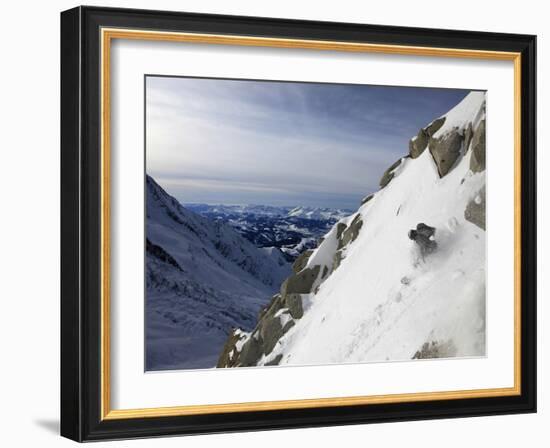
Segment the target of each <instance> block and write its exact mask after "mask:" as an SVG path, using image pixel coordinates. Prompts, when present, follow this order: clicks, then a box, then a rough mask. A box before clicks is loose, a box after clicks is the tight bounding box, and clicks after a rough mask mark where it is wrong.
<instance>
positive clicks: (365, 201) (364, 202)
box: [361, 194, 374, 205]
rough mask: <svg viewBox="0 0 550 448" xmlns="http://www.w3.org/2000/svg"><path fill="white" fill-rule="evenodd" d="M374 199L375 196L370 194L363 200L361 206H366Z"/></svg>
mask: <svg viewBox="0 0 550 448" xmlns="http://www.w3.org/2000/svg"><path fill="white" fill-rule="evenodd" d="M373 197H374V194H369V195H368V196H365V197H364V198H363V199H361V205H365V204H366V203H367V202H369V201H370V200H371V199H372V198H373Z"/></svg>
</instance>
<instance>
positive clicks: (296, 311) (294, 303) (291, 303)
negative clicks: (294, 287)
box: [284, 294, 304, 319]
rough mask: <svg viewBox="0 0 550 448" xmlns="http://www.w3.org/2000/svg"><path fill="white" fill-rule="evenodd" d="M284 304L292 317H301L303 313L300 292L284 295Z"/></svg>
mask: <svg viewBox="0 0 550 448" xmlns="http://www.w3.org/2000/svg"><path fill="white" fill-rule="evenodd" d="M284 305H285V306H286V308H288V312H289V313H290V315H291V316H292V317H293V318H294V319H301V318H302V317H303V315H304V308H303V306H302V295H301V294H288V295H286V296H285V297H284Z"/></svg>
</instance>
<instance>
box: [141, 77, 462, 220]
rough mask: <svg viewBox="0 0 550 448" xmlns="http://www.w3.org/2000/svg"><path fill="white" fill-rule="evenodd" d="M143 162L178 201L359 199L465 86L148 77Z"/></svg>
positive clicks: (349, 204) (331, 203) (346, 203)
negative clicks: (388, 85)
mask: <svg viewBox="0 0 550 448" xmlns="http://www.w3.org/2000/svg"><path fill="white" fill-rule="evenodd" d="M146 83H147V85H146V102H147V104H146V105H147V117H146V134H147V142H146V145H147V146H146V162H147V167H146V168H147V172H148V173H149V174H150V175H152V176H153V177H155V178H156V179H157V181H158V182H159V183H160V184H161V185H163V186H164V187H165V188H166V189H167V190H168V192H169V193H170V194H172V195H174V196H175V197H176V198H177V199H178V200H180V201H181V202H183V203H186V202H206V203H226V204H229V203H231V204H237V203H241V204H242V203H255V204H271V205H312V206H326V207H335V208H338V207H340V208H342V207H345V208H352V209H353V208H356V207H357V203H358V201H359V200H360V198H361V197H363V196H365V195H366V194H368V193H370V192H372V191H375V190H376V189H377V188H378V187H377V185H378V181H379V179H380V176H381V174H382V172H383V171H384V169H385V168H387V166H388V165H389V164H391V163H392V162H394V161H395V160H396V159H397V158H398V157H400V156H402V155H404V154H406V153H407V150H408V140H409V139H410V137H412V136H413V135H414V134H416V132H417V131H418V129H419V127H421V126H424V125H425V124H427V123H428V122H429V121H431V120H433V119H434V118H435V117H438V116H440V115H442V114H444V113H445V112H446V111H447V110H449V109H450V108H451V107H453V106H454V105H455V104H457V103H458V102H459V101H460V100H461V99H462V98H463V97H464V96H465V95H466V94H467V91H464V90H448V89H447V90H443V89H425V88H400V87H380V86H359V85H335V84H313V83H311V84H310V83H288V82H265V81H235V80H217V79H216V80H214V79H197V78H166V77H147V78H146Z"/></svg>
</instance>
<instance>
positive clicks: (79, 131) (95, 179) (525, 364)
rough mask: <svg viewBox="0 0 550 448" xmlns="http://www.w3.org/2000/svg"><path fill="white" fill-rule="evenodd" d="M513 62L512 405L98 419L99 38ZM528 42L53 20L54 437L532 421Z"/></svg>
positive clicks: (175, 21)
mask: <svg viewBox="0 0 550 448" xmlns="http://www.w3.org/2000/svg"><path fill="white" fill-rule="evenodd" d="M102 27H110V28H129V29H146V30H160V31H175V32H191V33H194V32H196V33H209V34H220V35H243V36H256V37H267V38H285V39H304V40H317V41H324V40H327V41H338V42H359V43H363V42H364V43H375V44H392V45H402V46H417V47H427V48H431V47H438V48H461V49H466V50H487V51H499V52H500V51H502V52H516V53H520V54H521V86H520V94H521V111H520V113H521V210H522V213H521V229H522V231H521V241H520V245H521V260H520V262H521V308H520V314H521V315H520V320H521V361H520V369H521V393H520V394H519V395H515V396H503V397H486V398H469V399H453V400H450V399H449V400H447V399H444V400H434V401H422V402H406V403H389V404H368V405H353V406H334V407H319V408H306V409H286V410H267V411H253V412H250V411H249V412H231V413H214V414H207V415H186V416H163V417H149V418H145V417H144V418H127V419H111V420H109V419H102V418H101V416H102V412H101V346H100V340H101V252H100V238H101V213H102V210H101V182H100V177H101V160H100V159H101V153H100V131H101V129H100V128H101V121H100V114H101V110H100V98H101V83H100V77H101V69H100V29H101V28H102ZM535 58H536V37H535V36H532V35H518V34H502V33H487V32H473V31H455V30H439V29H421V28H404V27H392V26H380V25H363V24H350V23H332V22H313V21H298V20H281V19H271V18H256V17H238V16H222V15H206V14H192V13H180V12H167V11H145V10H133V9H112V8H100V7H77V8H74V9H71V10H68V11H65V12H63V13H61V323H62V325H61V435H63V436H65V437H68V438H70V439H73V440H76V441H92V440H104V439H121V438H141V437H153V436H162V435H184V434H198V433H215V432H231V431H250V430H267V429H280V428H298V427H314V426H330V425H342V424H364V423H374V422H392V421H402V420H419V419H435V418H453V417H469V416H481V415H499V414H510V413H529V412H536V334H537V330H536V268H537V257H536V146H535V145H536V143H535V142H536V61H535Z"/></svg>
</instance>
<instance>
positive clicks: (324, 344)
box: [222, 92, 485, 366]
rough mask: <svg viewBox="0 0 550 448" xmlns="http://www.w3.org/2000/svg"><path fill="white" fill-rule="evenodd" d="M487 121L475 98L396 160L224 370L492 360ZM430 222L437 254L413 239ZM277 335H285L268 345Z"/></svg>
mask: <svg viewBox="0 0 550 448" xmlns="http://www.w3.org/2000/svg"><path fill="white" fill-rule="evenodd" d="M484 116H485V95H484V93H482V92H473V93H470V94H469V95H468V96H467V97H466V98H465V99H464V100H463V102H462V103H460V104H459V105H458V106H456V107H455V108H454V109H453V110H452V111H450V112H449V113H448V114H447V115H446V116H444V117H443V119H444V120H443V119H442V120H440V121H439V122H438V123H437V124H438V125H439V126H441V127H440V128H439V130H438V132H433V126H432V128H431V129H430V126H431V125H432V124H430V125H428V127H427V128H425V130H424V132H425V134H426V135H427V136H428V137H429V144H427V148H426V147H425V148H424V149H421V151H419V153H417V154H415V158H412V156H407V157H404V158H403V159H401V161H400V162H398V163H396V164H394V165H393V166H392V167H391V168H390V169H389V170H388V172H386V173H385V174H384V177H385V178H386V179H385V180H387V179H388V178H389V181H387V182H385V181H384V177H383V181H381V185H383V188H382V189H381V190H380V191H378V192H376V193H375V194H373V195H372V196H371V197H369V198H366V199H365V200H364V203H363V205H362V206H361V207H360V208H359V210H358V211H357V212H356V213H355V214H353V215H351V216H349V217H347V218H344V219H342V220H340V221H339V222H338V223H337V224H336V225H335V226H334V227H333V228H332V229H331V230H330V231H329V232H328V233H327V235H326V236H325V238H324V240H323V242H322V243H321V244H320V245H319V246H318V248H316V249H315V250H314V251H313V252H311V253H309V254H307V256H306V257H305V258H304V260H302V264H300V265H296V263H295V266H294V271H295V274H294V275H293V276H291V277H290V278H289V279H287V281H286V282H285V283H284V284H283V287H282V288H281V291H280V294H278V295H276V296H275V297H274V298H273V300H272V302H271V304H270V307H269V308H268V309H267V311H266V312H265V315H264V316H265V317H264V319H263V321H260V323H259V325H258V326H257V327H256V328H255V329H254V330H253V331H252V332H251V333H240V334H238V335H233V344H234V345H235V341H236V342H237V343H238V347H235V348H234V351H233V352H230V351H228V350H227V349H228V348H229V347H228V344H230V342H231V341H228V344H226V351H225V353H226V354H225V358H224V359H223V363H222V364H223V365H224V366H238V365H274V364H281V365H282V364H302V365H303V364H322V363H351V362H370V361H384V360H406V359H411V358H415V357H416V358H418V357H420V358H422V357H453V356H480V355H484V353H485V230H484V228H485V217H484V204H485V194H484V188H485V166H484V157H483V162H482V163H477V162H475V161H473V160H472V158H474V157H477V159H479V158H480V154H481V151H483V154H484V151H485V146H484V142H485V140H484V129H485V128H484ZM443 121H444V123H443V125H441V123H442V122H443ZM482 124H483V126H482ZM421 131H422V130H421ZM472 137H473V138H472ZM441 142H443V143H441ZM449 142H451V144H449ZM457 142H458V143H457ZM480 142H481V143H480ZM449 154H451V155H452V156H453V157H456V161H455V162H454V164H452V166H451V169H450V171H448V172H446V173H445V174H443V176H442V177H441V176H440V174H439V171H438V168H440V169H441V167H440V165H436V161H439V162H438V163H440V164H443V163H446V161H447V162H448V157H447V155H449ZM477 159H476V160H477ZM474 162H475V163H474ZM472 167H473V168H472ZM472 207H473V208H474V209H476V210H477V211H476V213H477V215H476V216H475V219H473V218H472V217H471V216H470V215H468V212H467V211H466V210H467V209H472ZM480 210H481V211H482V215H481V214H480ZM469 216H470V218H469V219H467V217H469ZM480 216H481V217H480ZM473 222H477V224H474V223H473ZM419 223H426V224H428V225H429V226H432V227H434V228H435V229H436V233H435V241H436V243H437V249H436V250H435V252H434V253H431V254H428V255H426V256H425V257H422V256H421V255H420V251H419V246H418V245H417V244H416V243H415V242H414V241H412V240H410V239H409V237H408V232H409V230H411V229H415V228H416V226H417V225H418V224H419ZM297 301H299V302H300V307H297V305H296V303H297ZM277 319H278V322H276V324H275V325H274V323H273V322H274V321H277ZM267 328H276V329H277V332H278V336H277V341H276V343H273V342H272V341H270V343H269V344H268V348H267V349H266V341H269V340H270V338H269V335H268V334H267V333H268V332H267ZM257 341H260V342H257ZM256 346H257V347H256ZM272 347H273V348H272ZM227 353H229V354H227ZM223 356H224V355H223V354H222V357H223Z"/></svg>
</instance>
